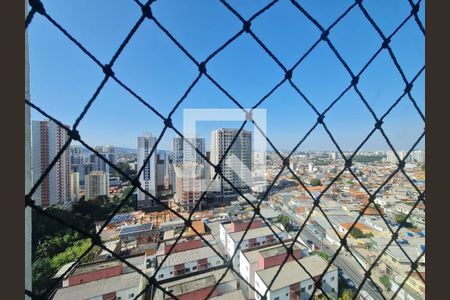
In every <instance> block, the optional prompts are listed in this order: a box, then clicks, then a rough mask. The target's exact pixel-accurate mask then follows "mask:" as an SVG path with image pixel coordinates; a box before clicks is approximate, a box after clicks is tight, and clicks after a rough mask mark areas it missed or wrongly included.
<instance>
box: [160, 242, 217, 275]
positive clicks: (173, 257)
mask: <svg viewBox="0 0 450 300" xmlns="http://www.w3.org/2000/svg"><path fill="white" fill-rule="evenodd" d="M213 247H214V249H216V251H218V247H217V246H213ZM165 256H166V255H160V256H158V257H157V259H156V261H157V265H158V266H159V265H160V264H161V263H162V261H163V259H164V257H165ZM223 263H224V262H223V260H222V259H221V258H220V257H219V256H218V255H217V254H216V253H215V252H214V250H212V249H211V247H209V246H205V247H200V248H194V249H189V250H185V251H177V252H172V253H171V254H170V255H169V256H168V257H167V259H166V260H165V262H164V263H163V264H162V266H161V268H160V269H159V271H158V273H157V274H156V278H157V279H158V280H163V279H167V278H173V277H176V276H181V275H185V274H189V273H193V272H197V271H201V270H205V269H208V268H212V267H216V266H220V265H222V264H223Z"/></svg>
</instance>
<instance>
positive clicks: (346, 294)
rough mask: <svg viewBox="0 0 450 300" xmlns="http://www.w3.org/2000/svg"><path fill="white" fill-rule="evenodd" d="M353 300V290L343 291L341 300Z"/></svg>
mask: <svg viewBox="0 0 450 300" xmlns="http://www.w3.org/2000/svg"><path fill="white" fill-rule="evenodd" d="M352 299H353V291H352V290H351V289H344V290H343V291H342V294H341V296H340V297H339V300H352Z"/></svg>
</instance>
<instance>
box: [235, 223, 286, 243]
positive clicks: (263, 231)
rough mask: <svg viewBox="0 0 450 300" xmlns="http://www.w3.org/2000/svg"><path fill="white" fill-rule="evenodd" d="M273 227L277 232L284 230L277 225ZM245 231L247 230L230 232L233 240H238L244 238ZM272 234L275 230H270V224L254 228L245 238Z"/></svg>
mask: <svg viewBox="0 0 450 300" xmlns="http://www.w3.org/2000/svg"><path fill="white" fill-rule="evenodd" d="M272 229H273V231H274V232H275V233H277V234H278V233H280V232H282V230H281V229H279V228H278V227H276V226H272ZM244 233H245V231H238V232H233V233H230V237H231V239H233V241H235V242H236V241H239V240H240V239H241V238H242V236H243V235H244ZM270 234H273V232H272V230H270V228H269V227H268V226H264V227H259V228H252V229H249V230H248V231H247V234H246V235H245V239H246V240H248V239H254V238H257V237H262V236H266V235H270Z"/></svg>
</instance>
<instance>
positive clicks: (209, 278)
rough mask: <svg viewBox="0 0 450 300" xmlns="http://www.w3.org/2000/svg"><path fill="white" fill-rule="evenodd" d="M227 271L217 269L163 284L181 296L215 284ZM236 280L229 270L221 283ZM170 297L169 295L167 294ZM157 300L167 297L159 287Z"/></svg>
mask: <svg viewBox="0 0 450 300" xmlns="http://www.w3.org/2000/svg"><path fill="white" fill-rule="evenodd" d="M224 272H225V268H224V269H220V270H215V271H211V272H207V273H202V274H199V275H194V276H189V277H186V278H183V279H179V280H175V281H171V282H168V283H164V284H162V287H163V288H166V289H168V290H170V291H171V292H172V293H173V294H174V295H175V296H180V295H183V294H185V293H188V292H192V291H195V290H199V289H203V288H206V287H210V286H213V285H214V284H215V283H216V282H217V281H218V280H219V279H220V278H221V277H222V275H223V273H224ZM234 280H236V279H235V278H234V276H233V275H232V274H231V272H227V273H226V275H225V277H224V278H223V279H222V281H221V284H223V283H227V282H230V281H234ZM166 297H169V296H166ZM154 299H155V300H162V299H166V298H164V296H163V295H162V292H161V291H160V290H159V289H158V290H157V292H156V293H155V298H154ZM236 299H239V298H236Z"/></svg>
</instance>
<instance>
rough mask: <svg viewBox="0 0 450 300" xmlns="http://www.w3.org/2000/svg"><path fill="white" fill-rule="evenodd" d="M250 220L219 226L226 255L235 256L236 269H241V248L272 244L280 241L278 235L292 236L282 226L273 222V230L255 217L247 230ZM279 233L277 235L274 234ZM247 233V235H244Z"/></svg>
mask: <svg viewBox="0 0 450 300" xmlns="http://www.w3.org/2000/svg"><path fill="white" fill-rule="evenodd" d="M248 224H249V220H246V221H240V222H239V221H234V222H231V223H229V224H225V225H224V224H221V225H220V228H219V236H220V240H221V242H222V244H223V245H224V248H225V253H226V255H225V257H226V258H231V257H233V255H234V254H235V252H237V253H236V255H234V258H233V267H234V268H235V270H239V266H240V258H239V256H240V250H245V249H251V248H254V247H258V246H261V245H265V244H271V243H274V242H275V241H278V238H277V236H278V237H279V238H280V239H281V240H285V239H287V238H290V236H289V234H288V233H287V232H285V231H284V230H281V229H280V227H281V226H277V224H272V225H271V226H272V230H273V231H272V230H271V229H270V228H269V227H268V226H263V224H262V220H259V219H255V220H254V221H253V222H252V223H251V225H250V227H249V229H248V231H247V232H245V230H246V229H247V227H248V226H249V225H248ZM274 232H275V234H276V235H277V236H276V235H275V234H274ZM244 234H245V235H244ZM241 238H242V242H241V244H240V246H239V248H238V243H239V241H240V240H241Z"/></svg>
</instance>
